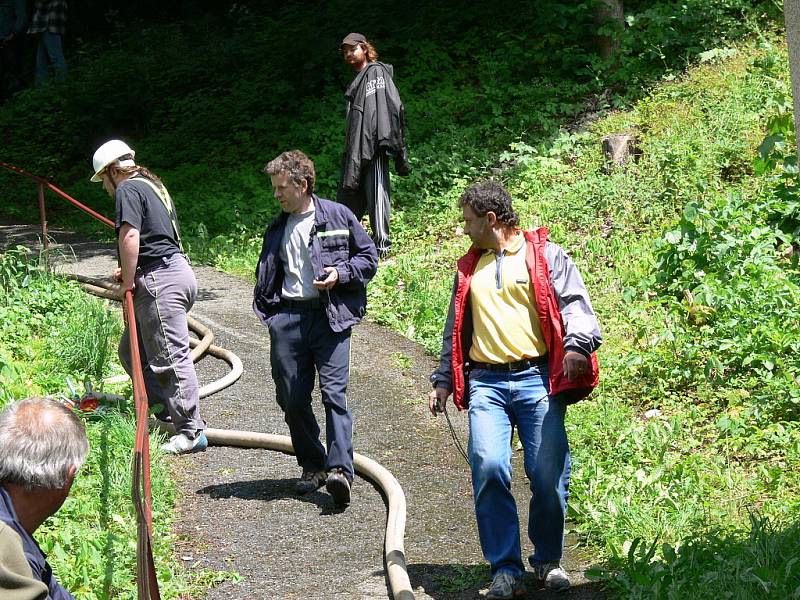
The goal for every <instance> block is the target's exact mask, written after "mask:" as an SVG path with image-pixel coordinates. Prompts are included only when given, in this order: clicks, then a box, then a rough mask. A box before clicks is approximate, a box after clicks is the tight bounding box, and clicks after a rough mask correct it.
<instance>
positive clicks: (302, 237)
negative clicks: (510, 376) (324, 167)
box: [253, 150, 378, 506]
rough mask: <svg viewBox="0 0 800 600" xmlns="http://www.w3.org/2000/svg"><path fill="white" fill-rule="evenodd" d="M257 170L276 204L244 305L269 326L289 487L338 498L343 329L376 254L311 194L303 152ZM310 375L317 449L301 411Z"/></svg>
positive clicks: (346, 463) (342, 476) (337, 212)
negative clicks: (287, 439)
mask: <svg viewBox="0 0 800 600" xmlns="http://www.w3.org/2000/svg"><path fill="white" fill-rule="evenodd" d="M264 172H265V173H267V174H268V175H269V176H270V179H271V181H272V187H273V189H274V191H275V198H276V199H277V200H278V203H279V204H280V207H281V209H282V211H283V212H282V213H281V214H280V215H279V216H278V217H277V218H276V219H275V220H274V221H273V222H272V223H270V225H269V226H268V227H267V231H266V233H265V234H264V243H263V246H262V248H261V256H260V257H259V259H258V267H257V268H256V286H255V290H254V299H253V310H254V311H255V313H256V315H258V317H259V318H260V319H261V321H262V323H264V325H266V326H267V328H268V329H269V336H270V363H271V366H272V378H273V380H274V381H275V387H276V394H277V401H278V404H279V406H280V407H281V409H282V410H283V412H284V416H285V419H286V424H287V425H288V426H289V433H290V435H291V437H292V444H293V446H294V450H295V455H296V456H297V463H298V464H299V465H300V467H301V468H302V469H303V473H302V476H301V479H300V481H298V482H297V485H296V486H295V490H296V491H297V493H298V494H308V493H310V492H313V491H315V490H317V489H318V488H320V487H322V485H323V484H324V485H325V487H326V488H327V490H328V492H329V493H330V495H331V496H332V497H333V500H334V502H335V503H336V504H337V505H340V506H343V505H346V504H348V503H349V502H350V487H351V485H352V483H353V420H352V415H351V413H350V410H349V409H348V407H347V398H346V391H347V383H348V381H349V378H350V332H351V328H352V326H353V325H355V324H356V323H358V322H359V321H360V320H361V318H362V317H363V316H364V314H365V313H366V308H367V293H366V285H367V282H368V281H369V280H370V279H372V277H373V276H374V275H375V271H376V270H377V265H378V255H377V252H376V250H375V245H374V244H373V243H372V240H371V239H370V238H369V236H368V235H367V232H366V231H364V228H363V227H362V226H361V224H360V223H359V222H358V220H357V219H356V217H355V215H353V213H352V211H351V210H350V209H349V208H347V207H346V206H343V205H341V204H337V203H335V202H331V201H330V200H325V199H323V198H319V197H318V196H316V195H315V194H314V181H315V177H316V176H315V173H314V163H313V162H311V160H310V159H309V158H308V157H307V156H306V155H305V154H303V153H302V152H300V151H299V150H292V151H289V152H284V153H282V154H281V155H280V156H278V157H277V158H276V159H274V160H272V161H270V162H269V163H268V164H267V166H266V167H264ZM316 373H319V385H320V392H321V395H322V403H323V405H324V406H325V420H326V430H325V431H326V438H327V444H328V447H327V451H326V448H325V447H324V446H323V445H322V443H321V442H320V440H319V432H320V430H319V425H318V424H317V420H316V418H315V417H314V412H313V410H312V409H311V391H312V390H313V389H314V377H315V374H316Z"/></svg>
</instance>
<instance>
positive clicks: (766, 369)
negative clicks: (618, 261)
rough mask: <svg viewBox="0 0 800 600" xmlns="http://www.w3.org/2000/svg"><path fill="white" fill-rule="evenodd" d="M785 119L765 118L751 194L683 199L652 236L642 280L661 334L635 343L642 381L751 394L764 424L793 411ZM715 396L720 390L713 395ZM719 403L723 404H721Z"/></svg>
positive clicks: (796, 219) (795, 323) (793, 178)
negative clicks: (668, 223) (660, 317)
mask: <svg viewBox="0 0 800 600" xmlns="http://www.w3.org/2000/svg"><path fill="white" fill-rule="evenodd" d="M791 129H792V128H791V117H787V114H786V113H785V112H784V113H781V112H779V113H778V114H777V115H775V116H773V117H772V118H771V119H770V120H769V131H768V135H767V137H766V139H765V140H764V142H763V143H762V145H761V148H760V157H759V158H758V159H757V160H756V169H757V170H758V171H759V172H760V173H761V174H762V175H765V178H764V180H763V185H762V186H761V187H760V189H759V190H758V192H757V193H756V194H752V196H753V197H750V195H745V193H738V192H737V193H729V194H727V195H721V196H715V197H711V198H709V199H708V200H706V201H705V202H702V203H700V202H690V203H688V204H687V205H686V207H685V208H684V210H683V213H682V216H681V219H680V221H679V222H678V223H677V225H676V226H675V227H673V228H671V229H669V230H667V231H666V232H665V233H664V234H663V236H662V237H661V239H660V240H658V242H657V247H656V256H657V264H656V268H655V270H654V273H653V275H652V277H651V278H650V279H649V281H648V282H647V285H648V287H650V288H651V290H655V291H656V292H657V294H658V302H659V303H660V304H662V305H663V306H664V307H665V310H666V313H667V316H666V318H665V328H664V332H663V333H661V334H657V335H656V336H652V332H650V335H651V337H650V338H649V339H647V340H646V341H645V340H640V341H641V342H642V346H643V354H644V359H643V360H641V361H640V368H641V369H642V370H643V371H644V373H643V375H645V376H647V377H655V378H662V379H664V380H666V379H668V378H669V379H670V380H669V381H664V386H663V387H666V388H683V389H690V388H698V387H703V386H707V385H710V386H711V387H712V389H714V388H717V389H721V388H738V389H743V390H748V395H747V398H748V400H746V402H745V404H747V405H748V406H749V407H750V408H751V409H752V411H753V414H754V415H755V416H756V417H763V418H766V419H768V420H783V419H793V418H797V417H798V416H800V386H798V378H799V377H800V359H798V356H800V355H799V354H798V353H799V352H800V316H799V315H800V310H798V309H800V270H798V253H797V250H798V233H800V197H798V179H797V177H798V172H797V159H796V156H795V155H794V154H793V153H792V152H791V151H790V150H789V148H794V145H793V132H792V130H791ZM713 395H714V396H718V395H717V394H713ZM721 408H724V407H721Z"/></svg>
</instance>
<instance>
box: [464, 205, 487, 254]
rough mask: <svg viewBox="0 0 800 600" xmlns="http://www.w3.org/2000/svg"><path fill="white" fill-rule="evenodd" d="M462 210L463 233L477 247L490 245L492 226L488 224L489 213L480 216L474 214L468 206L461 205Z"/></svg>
mask: <svg viewBox="0 0 800 600" xmlns="http://www.w3.org/2000/svg"><path fill="white" fill-rule="evenodd" d="M463 212H464V233H465V234H466V235H468V236H469V239H471V240H472V243H473V244H474V245H475V246H476V247H478V248H489V247H491V238H492V227H491V225H489V219H488V216H489V214H494V213H486V214H485V215H483V216H482V217H480V216H478V215H476V214H475V211H473V210H472V208H471V207H469V206H464V207H463Z"/></svg>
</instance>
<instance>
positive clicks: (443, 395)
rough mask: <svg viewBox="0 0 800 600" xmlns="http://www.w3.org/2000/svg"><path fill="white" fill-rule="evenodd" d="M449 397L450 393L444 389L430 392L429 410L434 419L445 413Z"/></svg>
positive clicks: (435, 389)
mask: <svg viewBox="0 0 800 600" xmlns="http://www.w3.org/2000/svg"><path fill="white" fill-rule="evenodd" d="M449 395H450V391H449V390H447V389H446V388H443V387H436V388H433V389H432V390H431V391H430V393H429V394H428V408H429V409H430V411H431V414H432V415H433V416H434V417H435V416H436V415H437V414H439V413H443V412H444V410H445V407H446V405H447V397H448V396H449Z"/></svg>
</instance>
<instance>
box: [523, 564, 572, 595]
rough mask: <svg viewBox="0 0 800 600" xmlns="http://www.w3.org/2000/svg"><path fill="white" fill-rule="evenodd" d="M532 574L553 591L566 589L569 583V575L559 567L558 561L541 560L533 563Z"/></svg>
mask: <svg viewBox="0 0 800 600" xmlns="http://www.w3.org/2000/svg"><path fill="white" fill-rule="evenodd" d="M531 566H532V567H533V576H534V577H536V579H538V580H539V581H541V582H542V583H544V587H545V588H546V589H548V590H553V591H554V592H563V591H564V590H568V589H569V586H570V585H571V584H570V582H569V575H567V572H566V571H565V570H564V569H562V568H561V564H560V563H558V562H543V563H533V562H531Z"/></svg>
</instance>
